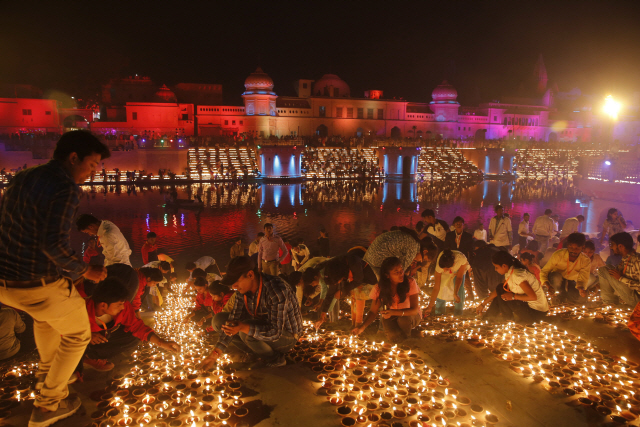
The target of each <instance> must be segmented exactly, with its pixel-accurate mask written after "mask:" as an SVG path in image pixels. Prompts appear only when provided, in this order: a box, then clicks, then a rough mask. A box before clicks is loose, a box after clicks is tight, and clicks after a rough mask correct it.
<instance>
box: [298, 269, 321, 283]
mask: <svg viewBox="0 0 640 427" xmlns="http://www.w3.org/2000/svg"><path fill="white" fill-rule="evenodd" d="M318 276H320V270H319V269H316V268H307V269H306V270H305V271H304V272H302V281H303V282H304V285H305V286H309V285H311V283H312V282H313V281H315V280H316V277H318Z"/></svg>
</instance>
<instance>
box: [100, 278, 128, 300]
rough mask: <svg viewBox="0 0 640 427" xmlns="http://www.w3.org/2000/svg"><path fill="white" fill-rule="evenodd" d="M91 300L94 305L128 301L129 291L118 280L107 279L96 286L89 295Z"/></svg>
mask: <svg viewBox="0 0 640 427" xmlns="http://www.w3.org/2000/svg"><path fill="white" fill-rule="evenodd" d="M91 299H92V300H93V302H94V303H95V304H100V303H101V302H104V303H107V304H108V305H110V304H113V303H114V302H121V301H128V300H129V290H128V289H127V287H126V286H125V285H124V284H123V283H122V282H121V281H120V279H118V278H116V277H108V278H106V279H105V280H103V281H102V282H100V283H99V284H98V286H96V288H95V289H94V290H93V294H92V295H91Z"/></svg>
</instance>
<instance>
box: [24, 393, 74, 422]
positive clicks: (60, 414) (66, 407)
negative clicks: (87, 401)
mask: <svg viewBox="0 0 640 427" xmlns="http://www.w3.org/2000/svg"><path fill="white" fill-rule="evenodd" d="M81 403H82V402H80V398H79V397H77V396H74V397H67V398H66V399H63V400H61V401H60V403H59V405H58V410H56V411H52V412H42V411H41V410H40V408H36V407H34V408H33V412H31V419H29V427H48V426H50V425H51V424H53V423H56V422H58V421H60V420H62V419H64V418H67V417H70V416H71V415H73V414H75V413H76V412H77V411H78V408H80V405H81Z"/></svg>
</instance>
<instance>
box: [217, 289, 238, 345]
mask: <svg viewBox="0 0 640 427" xmlns="http://www.w3.org/2000/svg"><path fill="white" fill-rule="evenodd" d="M243 307H244V299H243V298H242V296H241V295H239V294H238V293H237V292H236V296H235V298H234V299H233V307H232V308H231V312H230V313H229V318H228V319H227V321H234V320H240V317H241V316H242V308H243ZM232 339H233V335H227V334H225V333H224V332H221V333H220V337H219V338H218V343H217V344H216V345H215V347H214V349H218V350H220V352H221V353H224V352H225V351H227V347H229V344H230V343H231V340H232Z"/></svg>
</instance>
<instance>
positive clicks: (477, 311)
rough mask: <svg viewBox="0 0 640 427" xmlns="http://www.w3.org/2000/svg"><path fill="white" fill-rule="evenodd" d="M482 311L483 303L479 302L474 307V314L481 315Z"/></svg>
mask: <svg viewBox="0 0 640 427" xmlns="http://www.w3.org/2000/svg"><path fill="white" fill-rule="evenodd" d="M483 311H484V302H481V303H480V304H478V306H477V307H476V314H482V312H483Z"/></svg>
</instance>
